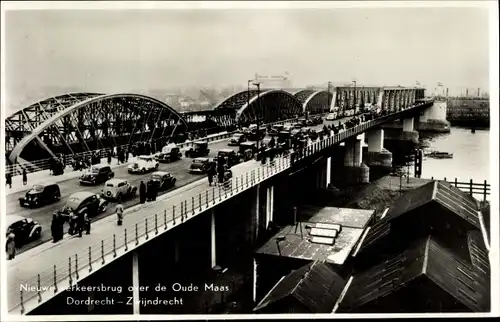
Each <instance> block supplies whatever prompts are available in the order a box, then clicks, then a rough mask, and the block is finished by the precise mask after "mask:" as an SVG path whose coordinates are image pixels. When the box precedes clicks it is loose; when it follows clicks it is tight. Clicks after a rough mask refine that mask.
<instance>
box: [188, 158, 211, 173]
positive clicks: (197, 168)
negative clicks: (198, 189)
mask: <svg viewBox="0 0 500 322" xmlns="http://www.w3.org/2000/svg"><path fill="white" fill-rule="evenodd" d="M209 168H210V159H209V158H195V159H193V163H191V166H190V167H189V172H190V173H200V174H203V173H206V172H207V171H208V169H209Z"/></svg>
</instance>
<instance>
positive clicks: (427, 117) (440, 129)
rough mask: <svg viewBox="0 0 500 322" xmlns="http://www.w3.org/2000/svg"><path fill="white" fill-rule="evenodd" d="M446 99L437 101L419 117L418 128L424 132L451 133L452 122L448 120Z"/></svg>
mask: <svg viewBox="0 0 500 322" xmlns="http://www.w3.org/2000/svg"><path fill="white" fill-rule="evenodd" d="M447 104H448V103H447V102H446V101H435V102H434V104H432V106H431V107H429V108H426V109H425V110H424V111H423V112H422V114H421V115H420V117H419V119H418V126H417V129H418V130H419V131H423V132H434V133H449V132H450V122H448V121H447V120H446V110H447Z"/></svg>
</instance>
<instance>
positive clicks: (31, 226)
mask: <svg viewBox="0 0 500 322" xmlns="http://www.w3.org/2000/svg"><path fill="white" fill-rule="evenodd" d="M5 219H6V220H5V221H6V226H7V235H8V234H10V233H13V234H14V235H15V237H14V240H15V242H16V245H23V244H25V243H27V242H28V241H30V240H35V239H38V238H40V236H41V235H42V226H40V224H39V223H38V222H36V221H34V220H33V219H31V218H26V217H22V216H18V215H7V216H5Z"/></svg>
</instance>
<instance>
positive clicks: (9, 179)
mask: <svg viewBox="0 0 500 322" xmlns="http://www.w3.org/2000/svg"><path fill="white" fill-rule="evenodd" d="M5 184H6V185H8V186H9V188H10V189H12V174H11V173H10V172H7V173H6V174H5Z"/></svg>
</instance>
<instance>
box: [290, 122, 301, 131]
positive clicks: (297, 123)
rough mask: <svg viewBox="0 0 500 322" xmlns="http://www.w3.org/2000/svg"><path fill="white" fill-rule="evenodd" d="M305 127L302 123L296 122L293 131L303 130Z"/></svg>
mask: <svg viewBox="0 0 500 322" xmlns="http://www.w3.org/2000/svg"><path fill="white" fill-rule="evenodd" d="M302 127H303V125H302V123H299V122H296V123H292V130H293V129H301V128H302Z"/></svg>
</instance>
